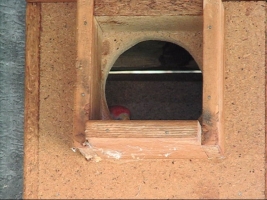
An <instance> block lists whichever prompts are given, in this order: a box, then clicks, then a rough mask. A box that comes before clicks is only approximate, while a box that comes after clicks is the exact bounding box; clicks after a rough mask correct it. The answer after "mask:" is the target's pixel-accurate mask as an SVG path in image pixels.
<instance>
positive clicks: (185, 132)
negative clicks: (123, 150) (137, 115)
mask: <svg viewBox="0 0 267 200" xmlns="http://www.w3.org/2000/svg"><path fill="white" fill-rule="evenodd" d="M85 133H86V137H87V138H90V137H99V138H161V137H164V138H187V139H188V138H192V139H193V140H195V141H197V140H198V138H200V135H201V127H200V124H199V122H198V121H197V120H190V121H189V120H188V121H184V120H160V121H159V120H123V121H121V120H102V121H100V120H90V121H87V122H86V131H85ZM199 142H200V140H199ZM199 144H200V143H199Z"/></svg>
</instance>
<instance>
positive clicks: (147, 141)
mask: <svg viewBox="0 0 267 200" xmlns="http://www.w3.org/2000/svg"><path fill="white" fill-rule="evenodd" d="M96 2H98V1H96ZM199 2H202V0H201V1H197V2H196V4H194V3H192V2H191V3H190V2H189V3H188V1H187V3H188V4H190V6H187V7H189V8H191V7H194V5H196V6H197V7H195V8H196V9H197V8H198V3H199ZM114 4H116V2H114ZM118 4H119V3H118ZM77 6H78V15H77V17H78V18H77V26H78V36H77V38H78V39H77V51H78V52H77V55H78V56H77V66H76V67H77V70H78V73H77V84H76V85H77V88H76V95H75V110H74V129H73V133H74V135H73V136H74V137H73V139H74V147H76V148H78V149H79V150H80V152H81V153H82V154H83V155H84V156H85V157H86V158H87V159H92V158H97V159H99V156H100V157H112V158H117V159H118V158H213V157H222V155H223V150H224V149H223V146H224V145H223V65H224V58H223V53H224V52H223V49H224V48H223V37H224V10H223V5H222V1H221V0H212V1H211V0H204V1H203V8H204V9H203V113H202V134H201V137H200V131H199V127H200V126H199V125H198V121H194V122H192V123H193V124H194V125H193V124H190V123H189V124H187V127H186V128H187V129H194V131H193V132H195V134H193V135H191V137H189V138H188V137H187V135H186V134H184V133H183V132H181V133H180V135H179V136H177V135H176V134H174V135H172V136H168V137H166V135H164V134H156V133H157V131H158V130H159V129H160V128H161V127H163V130H165V131H167V132H168V131H169V130H175V127H177V129H179V126H180V125H181V123H185V121H184V122H179V121H176V120H175V121H172V122H166V121H154V122H151V121H139V120H133V121H130V122H128V121H123V122H122V121H119V122H115V121H107V120H105V119H109V117H108V116H107V115H108V114H107V107H106V106H105V105H104V104H103V102H101V96H102V94H101V92H102V90H101V84H100V83H101V81H105V77H103V72H102V70H101V55H102V53H103V52H102V50H101V48H103V51H105V44H102V40H101V38H102V34H103V33H102V31H104V30H103V28H100V27H99V23H98V21H97V20H98V18H97V17H96V15H100V14H99V12H98V11H97V9H101V7H99V6H97V5H94V1H92V0H78V1H77ZM94 6H96V7H97V8H95V7H94ZM113 6H115V7H116V5H113ZM117 6H119V5H117ZM154 7H157V5H154ZM178 7H179V6H178ZM102 8H103V7H102ZM196 9H192V11H193V12H192V14H190V9H189V10H188V12H189V13H185V14H184V12H182V13H181V16H184V17H188V16H189V17H188V19H191V18H192V17H194V16H196V15H199V14H200V13H201V12H195V10H196ZM111 10H112V9H111ZM165 11H166V10H164V9H163V10H162V11H161V12H162V13H163V14H162V15H164V13H167V12H168V13H170V11H166V12H165ZM102 12H103V13H106V15H109V16H114V14H115V15H116V13H111V12H110V10H109V7H105V9H104V10H102ZM117 13H120V11H117ZM160 14H161V13H159V14H158V15H160ZM118 15H119V14H118ZM123 15H127V16H128V17H129V18H127V19H130V21H131V19H134V17H135V16H136V15H138V12H137V13H136V12H131V13H123ZM145 15H147V18H149V16H151V15H153V10H152V11H151V12H149V11H148V12H147V13H146V14H145ZM170 15H172V14H170ZM127 16H126V17H127ZM190 16H191V17H190ZM131 17H133V18H131ZM115 21H116V20H115ZM116 22H117V21H116ZM108 23H114V20H113V21H112V20H111V21H107V24H108ZM117 24H119V25H120V24H121V23H119V22H118V23H116V25H117ZM126 31H127V30H126ZM101 73H102V75H101ZM101 76H102V77H101ZM102 101H103V100H102ZM103 105H104V106H103ZM176 124H177V125H176ZM113 126H116V128H114V127H113ZM111 127H113V128H111ZM118 127H119V128H118ZM147 127H150V128H149V130H150V131H152V132H153V133H155V135H154V136H151V135H149V136H148V134H147V133H145V132H143V131H144V129H147ZM105 130H108V131H105ZM138 130H142V132H143V133H141V134H139V133H138ZM118 131H119V132H120V133H122V134H119V135H118V134H116V133H117V132H118ZM163 132H164V131H163ZM129 137H130V138H131V139H130V141H131V142H133V143H134V145H135V147H138V148H139V150H140V149H142V150H143V149H146V150H144V151H142V150H140V151H136V150H134V148H131V147H129V145H130V143H129ZM200 138H201V139H200ZM152 141H153V142H152ZM126 144H127V145H128V147H127V145H126ZM131 144H132V143H131ZM160 144H168V145H167V146H165V147H166V149H164V148H162V147H161V145H160ZM175 145H176V146H175ZM160 147H161V148H160ZM176 147H177V148H176ZM167 149H168V151H166V150H167ZM177 149H179V150H177ZM107 151H108V152H111V151H112V153H107ZM144 152H145V153H144ZM118 155H119V156H118ZM166 155H168V156H166Z"/></svg>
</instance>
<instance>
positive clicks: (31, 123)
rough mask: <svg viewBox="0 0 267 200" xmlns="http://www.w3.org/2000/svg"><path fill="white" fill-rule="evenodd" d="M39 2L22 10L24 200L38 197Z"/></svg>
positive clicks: (30, 4)
mask: <svg viewBox="0 0 267 200" xmlns="http://www.w3.org/2000/svg"><path fill="white" fill-rule="evenodd" d="M40 6H41V5H40V4H36V3H29V4H27V10H26V66H25V113H24V119H25V121H24V152H25V154H24V192H23V196H24V198H25V199H37V198H38V175H39V170H38V169H39V168H38V165H39V163H38V160H39V159H38V156H39V155H38V153H39V152H38V149H39V147H38V145H39V125H38V124H39V121H38V120H39V84H40V80H39V77H40V74H39V73H40V70H39V60H40V54H39V43H40V23H41V14H40V12H41V9H40Z"/></svg>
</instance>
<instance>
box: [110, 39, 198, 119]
mask: <svg viewBox="0 0 267 200" xmlns="http://www.w3.org/2000/svg"><path fill="white" fill-rule="evenodd" d="M202 87H203V80H202V73H201V71H200V68H199V66H198V64H197V63H196V61H195V60H194V58H193V56H192V55H191V54H190V53H189V52H188V51H187V50H185V49H184V48H183V47H181V46H179V45H177V44H174V43H171V42H166V41H159V40H147V41H143V42H139V43H137V44H136V45H134V46H133V47H131V48H130V49H128V50H127V51H125V52H123V53H122V54H121V55H120V56H119V57H118V59H117V60H116V61H115V63H114V65H113V67H112V68H111V70H110V72H109V75H108V77H107V80H106V85H105V97H106V102H107V105H108V106H113V105H121V106H125V107H127V108H128V109H129V110H130V112H131V119H132V120H196V119H198V118H199V117H200V115H201V112H202Z"/></svg>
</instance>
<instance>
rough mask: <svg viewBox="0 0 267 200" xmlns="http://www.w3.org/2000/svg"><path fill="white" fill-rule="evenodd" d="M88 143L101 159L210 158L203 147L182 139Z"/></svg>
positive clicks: (90, 139)
mask: <svg viewBox="0 0 267 200" xmlns="http://www.w3.org/2000/svg"><path fill="white" fill-rule="evenodd" d="M88 143H89V144H90V146H91V148H90V149H91V150H93V152H94V153H96V154H97V156H98V157H100V158H101V159H106V158H115V159H177V158H190V159H192V158H200V159H207V158H208V156H207V154H206V153H205V151H204V149H203V148H202V147H201V145H196V144H195V143H193V142H192V141H191V142H190V141H189V142H185V141H182V140H181V139H180V138H88ZM88 148H89V147H88Z"/></svg>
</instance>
